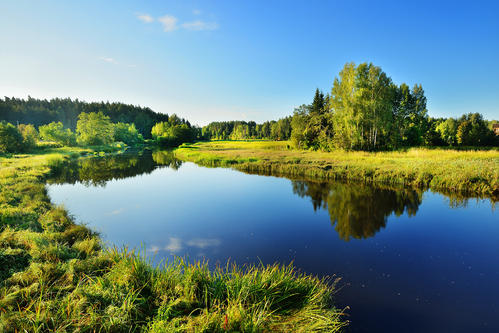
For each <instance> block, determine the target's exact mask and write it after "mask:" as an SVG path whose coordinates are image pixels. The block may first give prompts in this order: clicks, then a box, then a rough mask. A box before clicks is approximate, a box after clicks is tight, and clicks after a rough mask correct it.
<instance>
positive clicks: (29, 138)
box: [0, 111, 200, 153]
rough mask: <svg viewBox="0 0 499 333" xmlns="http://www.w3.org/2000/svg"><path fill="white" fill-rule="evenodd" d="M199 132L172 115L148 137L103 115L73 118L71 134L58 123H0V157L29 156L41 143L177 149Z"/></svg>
mask: <svg viewBox="0 0 499 333" xmlns="http://www.w3.org/2000/svg"><path fill="white" fill-rule="evenodd" d="M199 134H200V130H199V128H197V127H192V126H191V125H190V124H189V123H188V122H186V121H185V120H184V119H180V118H179V117H177V116H176V115H175V114H173V115H171V116H169V117H168V120H167V121H161V122H157V123H155V124H154V125H153V126H152V128H151V131H150V133H149V136H150V137H152V139H148V140H144V136H143V134H142V133H141V132H140V131H139V130H138V129H137V127H136V125H135V123H123V122H118V123H113V122H112V121H111V118H110V117H109V116H106V115H105V114H104V113H103V112H101V111H99V112H89V113H86V112H82V113H80V114H79V115H78V117H77V122H76V129H75V131H72V130H71V128H67V127H65V126H64V124H63V123H62V122H60V121H58V122H50V123H48V124H44V125H40V126H38V129H36V127H35V125H33V124H31V123H30V124H18V125H17V126H14V125H13V124H11V123H9V122H6V121H5V120H2V121H0V153H18V152H30V151H32V150H33V149H35V148H37V146H38V142H39V141H40V140H41V141H43V142H44V144H49V145H52V146H53V145H54V144H55V145H58V146H69V147H72V146H77V145H78V146H109V145H112V144H116V145H117V147H122V144H124V145H128V146H134V145H138V144H143V143H146V141H147V143H152V144H157V145H159V146H178V145H180V144H182V143H183V142H192V141H194V140H196V139H198V138H199Z"/></svg>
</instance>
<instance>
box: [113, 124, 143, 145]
mask: <svg viewBox="0 0 499 333" xmlns="http://www.w3.org/2000/svg"><path fill="white" fill-rule="evenodd" d="M114 141H117V142H123V143H126V144H127V145H135V144H138V143H142V142H143V141H144V138H143V137H142V134H140V133H139V131H138V130H137V128H135V124H133V123H132V124H126V123H117V124H115V125H114Z"/></svg>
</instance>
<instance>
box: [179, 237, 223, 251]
mask: <svg viewBox="0 0 499 333" xmlns="http://www.w3.org/2000/svg"><path fill="white" fill-rule="evenodd" d="M220 243H221V242H220V240H219V239H216V238H194V239H191V240H190V241H188V242H187V245H189V246H193V247H197V248H199V249H205V248H207V247H216V246H219V245H220Z"/></svg>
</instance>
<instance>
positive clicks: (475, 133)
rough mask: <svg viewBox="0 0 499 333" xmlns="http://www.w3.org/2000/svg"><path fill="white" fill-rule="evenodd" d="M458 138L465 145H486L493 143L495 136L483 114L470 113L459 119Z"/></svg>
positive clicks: (458, 141)
mask: <svg viewBox="0 0 499 333" xmlns="http://www.w3.org/2000/svg"><path fill="white" fill-rule="evenodd" d="M456 139H457V143H458V144H460V145H463V146H472V145H477V146H484V145H489V144H491V143H492V144H493V142H494V140H495V137H494V133H493V132H492V131H491V130H490V129H489V128H488V126H487V123H486V121H485V120H484V119H483V117H482V115H481V114H479V113H469V114H467V115H463V116H462V117H461V118H460V119H459V126H458V128H457V133H456Z"/></svg>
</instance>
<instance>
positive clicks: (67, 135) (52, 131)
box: [38, 122, 76, 146]
mask: <svg viewBox="0 0 499 333" xmlns="http://www.w3.org/2000/svg"><path fill="white" fill-rule="evenodd" d="M38 131H39V132H40V138H41V139H42V140H45V141H54V142H58V143H60V144H62V145H64V146H74V145H75V144H76V135H75V134H74V133H73V132H72V131H71V130H70V129H69V128H66V129H64V125H63V124H62V123H61V122H52V123H50V124H47V125H42V126H40V127H39V128H38Z"/></svg>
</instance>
